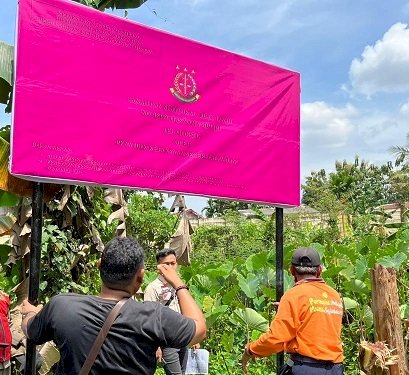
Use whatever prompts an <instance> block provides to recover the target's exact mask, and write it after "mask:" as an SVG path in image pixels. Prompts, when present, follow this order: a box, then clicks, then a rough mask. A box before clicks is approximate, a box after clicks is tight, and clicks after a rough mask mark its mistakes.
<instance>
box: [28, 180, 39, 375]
mask: <svg viewBox="0 0 409 375" xmlns="http://www.w3.org/2000/svg"><path fill="white" fill-rule="evenodd" d="M43 203H44V184H43V183H41V182H33V200H32V203H31V205H32V210H33V213H32V223H31V247H30V274H29V280H28V281H29V283H28V302H30V303H31V304H33V305H36V306H37V305H38V297H39V290H40V261H41V239H42V227H43ZM35 373H36V345H35V344H34V343H33V342H32V341H31V340H30V339H27V347H26V366H25V370H24V375H35Z"/></svg>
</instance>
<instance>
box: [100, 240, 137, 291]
mask: <svg viewBox="0 0 409 375" xmlns="http://www.w3.org/2000/svg"><path fill="white" fill-rule="evenodd" d="M143 256H144V254H143V249H142V247H141V245H139V242H138V241H137V240H135V239H134V238H131V237H116V238H114V239H113V240H111V241H110V242H108V243H107V244H106V246H105V248H104V251H103V252H102V256H101V268H100V275H101V279H102V282H103V283H104V284H105V285H107V286H108V287H113V288H115V287H126V286H128V285H129V283H130V282H131V281H132V278H133V277H134V276H135V274H136V272H137V271H138V270H139V269H140V268H141V267H143Z"/></svg>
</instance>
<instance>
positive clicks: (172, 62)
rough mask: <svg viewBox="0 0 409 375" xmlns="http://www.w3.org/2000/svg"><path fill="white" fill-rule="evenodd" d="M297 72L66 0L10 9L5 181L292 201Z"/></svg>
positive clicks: (32, 1)
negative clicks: (12, 40)
mask: <svg viewBox="0 0 409 375" xmlns="http://www.w3.org/2000/svg"><path fill="white" fill-rule="evenodd" d="M299 80H300V77H299V74H298V73H294V72H292V71H289V70H286V69H282V68H279V67H277V66H273V65H269V64H266V63H264V62H261V61H256V60H253V59H249V58H247V57H243V56H240V55H237V54H234V53H230V52H227V51H224V50H220V49H217V48H214V47H210V46H207V45H204V44H201V43H197V42H194V41H191V40H187V39H184V38H181V37H178V36H175V35H171V34H169V33H165V32H162V31H158V30H155V29H152V28H148V27H145V26H141V25H139V24H137V23H135V22H131V21H128V20H125V19H121V18H119V17H115V16H111V15H107V14H104V13H102V12H99V11H96V10H93V9H91V8H88V7H85V6H82V5H80V4H77V3H74V2H72V1H67V0H19V12H18V34H17V48H16V82H15V91H14V113H13V125H12V154H11V162H10V171H11V173H12V174H14V175H16V176H19V177H22V178H26V179H30V180H37V181H38V180H39V181H45V182H62V183H75V184H98V185H103V186H120V187H130V188H139V189H144V190H155V191H164V192H178V193H186V194H197V195H204V196H209V197H220V198H231V199H239V200H246V201H255V202H265V203H270V204H275V205H281V206H293V205H298V204H299V203H300V134H299V133H300V130H299V123H300V118H299V112H300V84H299Z"/></svg>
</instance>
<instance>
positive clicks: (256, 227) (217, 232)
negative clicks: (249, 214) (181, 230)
mask: <svg viewBox="0 0 409 375" xmlns="http://www.w3.org/2000/svg"><path fill="white" fill-rule="evenodd" d="M225 219H226V223H225V224H224V225H202V226H200V227H198V228H197V229H196V230H195V232H194V233H193V236H192V241H193V246H194V249H195V250H194V253H193V255H192V259H194V260H196V261H198V262H205V264H211V263H218V262H221V261H223V260H224V259H230V258H232V257H233V258H234V257H236V256H238V255H241V256H244V257H246V256H248V255H250V254H253V253H257V252H259V251H261V250H264V249H265V246H264V243H263V236H264V235H265V231H266V223H264V222H262V223H261V224H260V223H255V222H252V221H249V220H246V219H244V218H242V217H241V216H239V215H238V214H237V213H235V212H231V213H230V214H229V215H227V216H225ZM209 254H212V256H211V257H209Z"/></svg>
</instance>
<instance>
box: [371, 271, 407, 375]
mask: <svg viewBox="0 0 409 375" xmlns="http://www.w3.org/2000/svg"><path fill="white" fill-rule="evenodd" d="M371 283H372V312H373V316H374V325H375V335H376V340H377V341H385V342H386V343H387V344H388V346H389V348H390V349H395V352H394V354H397V355H398V356H399V362H398V364H396V365H392V366H390V375H408V374H409V371H408V365H407V359H406V352H405V346H404V341H403V331H402V322H401V319H400V312H399V297H398V287H397V283H396V270H395V269H393V268H385V267H383V266H381V265H379V264H376V265H375V266H374V267H373V268H372V270H371Z"/></svg>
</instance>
